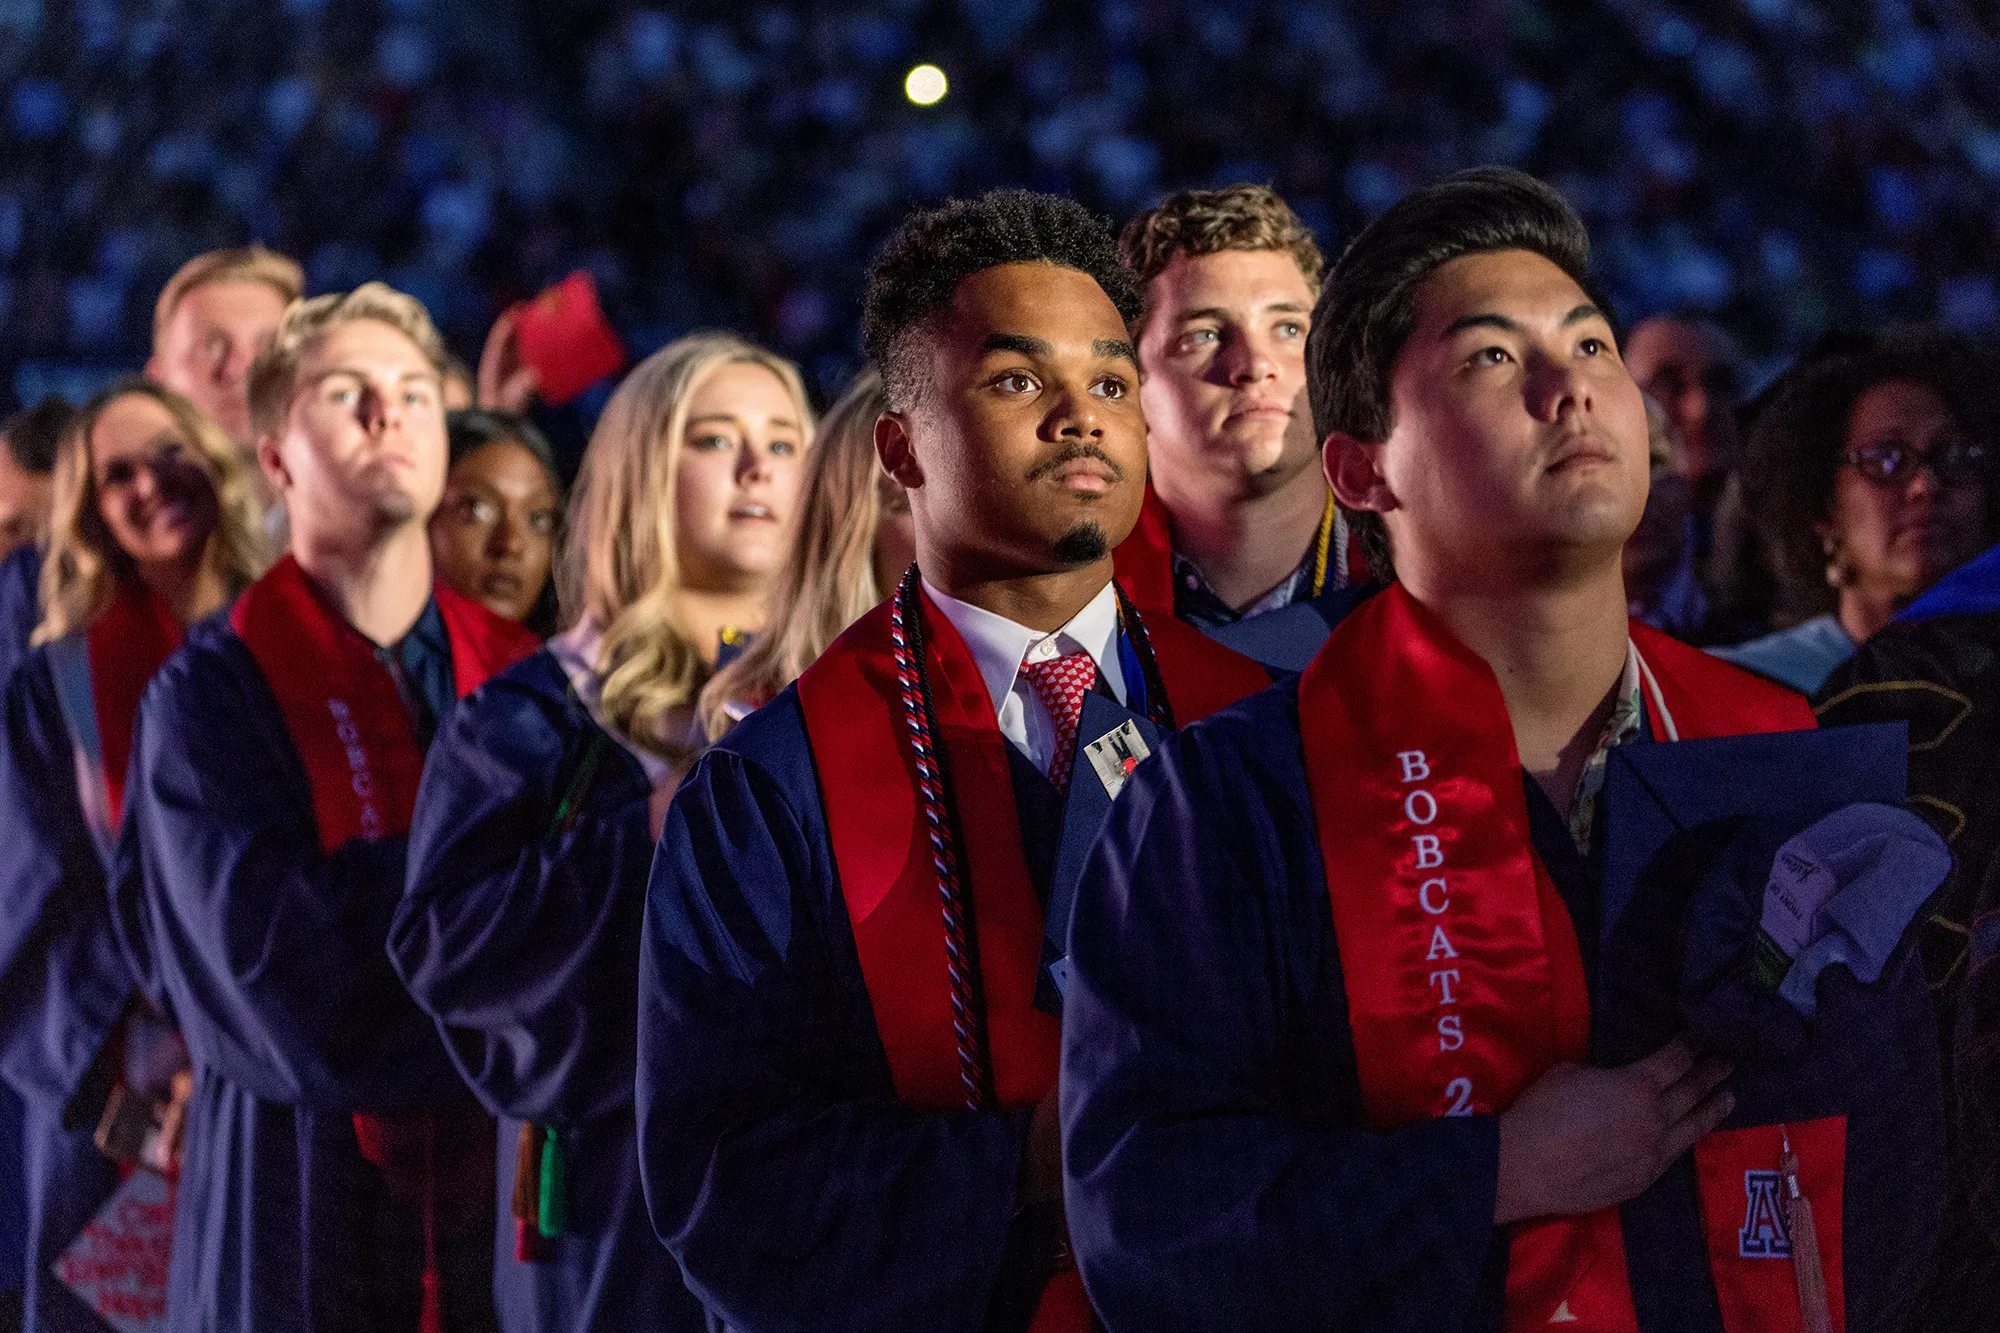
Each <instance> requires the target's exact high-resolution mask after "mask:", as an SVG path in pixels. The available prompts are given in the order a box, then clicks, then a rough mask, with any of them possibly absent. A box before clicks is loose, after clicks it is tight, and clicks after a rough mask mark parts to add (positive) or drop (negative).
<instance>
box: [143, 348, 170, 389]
mask: <svg viewBox="0 0 2000 1333" xmlns="http://www.w3.org/2000/svg"><path fill="white" fill-rule="evenodd" d="M139 373H140V374H141V375H143V376H145V377H146V378H147V379H149V380H151V381H152V382H153V383H155V384H164V383H166V381H165V380H163V379H161V378H160V351H159V349H158V348H157V347H156V348H154V349H153V352H152V354H151V355H150V356H148V357H147V358H146V368H145V369H144V370H142V371H140V372H139Z"/></svg>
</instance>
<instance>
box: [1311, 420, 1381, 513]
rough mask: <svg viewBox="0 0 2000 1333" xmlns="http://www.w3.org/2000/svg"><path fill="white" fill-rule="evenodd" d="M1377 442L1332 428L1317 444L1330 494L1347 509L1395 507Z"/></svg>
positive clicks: (1366, 509) (1367, 509) (1377, 510)
mask: <svg viewBox="0 0 2000 1333" xmlns="http://www.w3.org/2000/svg"><path fill="white" fill-rule="evenodd" d="M1381 454H1382V445H1381V444H1380V442H1371V441H1368V440H1358V439H1356V438H1355V437H1354V436H1352V435H1348V434H1346V433H1345V432H1342V431H1334V432H1333V433H1332V434H1330V435H1328V436H1327V437H1326V442H1325V443H1324V444H1322V445H1321V446H1320V464H1321V466H1322V467H1324V468H1325V469H1326V484H1327V485H1328V486H1330V487H1332V488H1333V498H1334V499H1336V500H1338V501H1340V503H1341V504H1342V505H1343V506H1345V507H1346V508H1348V509H1355V510H1361V511H1364V512H1367V513H1374V514H1386V513H1388V512H1389V511H1390V510H1391V509H1395V508H1397V507H1398V506H1397V503H1396V495H1395V492H1393V491H1391V490H1390V489H1389V482H1388V480H1387V478H1385V477H1384V476H1383V475H1382V465H1381Z"/></svg>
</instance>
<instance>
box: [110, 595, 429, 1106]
mask: <svg viewBox="0 0 2000 1333" xmlns="http://www.w3.org/2000/svg"><path fill="white" fill-rule="evenodd" d="M232 650H233V651H232ZM133 753H134V754H135V756H136V759H135V768H134V777H135V778H136V781H135V783H134V784H133V785H132V787H131V788H129V789H128V793H129V794H128V803H129V808H128V811H127V818H128V819H129V820H130V822H131V826H132V827H131V832H132V835H133V836H134V837H135V839H136V843H137V847H138V853H139V857H140V862H141V865H142V873H143V874H144V876H145V882H144V893H145V900H146V911H145V918H146V930H145V932H144V933H145V936H146V939H147V947H148V948H149V949H150V950H151V951H152V952H153V954H154V955H155V957H156V959H157V965H158V967H159V969H160V971H161V973H162V974H163V976H164V978H165V985H166V991H167V995H168V998H169V1000H170V1004H171V1008H172V1010H173V1013H174V1017H175V1018H176V1019H177V1020H178V1021H179V1023H180V1025H181V1028H182V1032H183V1034H184V1035H185V1036H186V1038H187V1041H188V1046H189V1049H190V1050H191V1051H192V1052H193V1054H194V1056H195V1061H196V1063H197V1064H200V1065H204V1066H207V1067H209V1068H211V1069H214V1070H216V1071H217V1072H219V1073H220V1074H222V1076H223V1077H225V1078H227V1079H228V1080H229V1081H230V1082H232V1083H234V1084H236V1085H238V1086H240V1087H242V1088H243V1089H245V1090H246V1091H248V1092H249V1093H251V1094H252V1095H253V1096H256V1097H259V1098H262V1099H264V1100H266V1101H275V1102H288V1103H296V1104H300V1105H305V1106H309V1107H311V1108H312V1109H314V1110H317V1111H322V1112H371V1113H372V1112H388V1111H398V1110H406V1109H412V1108H416V1107H422V1106H426V1105H432V1104H435V1103H436V1102H438V1101H440V1100H443V1099H445V1098H447V1097H449V1096H450V1095H451V1094H452V1091H453V1090H454V1089H455V1088H456V1087H457V1086H458V1079H457V1076H456V1074H455V1073H454V1072H453V1070H452V1068H451V1063H450V1060H449V1059H448V1057H447V1056H446V1054H445V1051H444V1047H443V1045H442V1043H440V1042H439V1040H438V1037H437V1033H436V1031H435V1029H434V1028H433V1027H432V1025H431V1022H430V1019H429V1018H428V1017H427V1016H426V1015H425V1014H424V1013H423V1012H422V1011H421V1010H419V1009H418V1008H417V1007H416V1004H415V1003H414V1002H413V1001H412V1000H411V999H410V997H409V994H408V992H406V991H405V990H404V989H403V987H402V983H401V982H400V981H398V980H397V978H396V975H395V972H394V970H393V969H392V968H391V966H390V963H389V957H388V954H387V952H386V951H385V950H384V948H383V945H384V941H385V940H386V939H387V937H388V931H389V917H390V913H391V912H392V911H393V910H394V907H395V904H396V902H397V899H398V898H399V897H400V895H401V889H402V883H403V856H404V848H405V840H404V839H402V838H383V839H381V840H379V841H376V842H363V841H361V840H358V839H357V840H354V841H351V842H348V843H346V844H343V845H342V846H340V847H337V848H335V849H334V850H333V851H332V852H331V853H325V852H322V851H321V850H320V840H319V832H318V829H317V827H316V825H315V823H314V820H313V815H312V797H311V790H310V788H309V787H308V786H307V783H306V778H305V773H304V770H303V768H302V767H301V764H300V760H299V757H298V752H297V750H296V748H295V747H294V746H293V745H292V743H291V739H290V737H289V736H288V735H287V734H286V732H285V730H284V724H283V722H282V721H281V720H280V718H279V716H278V713H277V705H276V703H275V701H274V700H272V699H271V697H270V692H269V690H268V688H267V687H265V686H264V684H263V681H262V678H261V677H258V676H257V675H256V667H255V665H254V663H253V662H252V661H251V659H250V656H249V652H248V650H247V649H244V648H242V646H241V644H240V642H238V641H236V640H235V639H233V637H222V636H221V635H220V634H218V635H217V638H216V639H212V640H210V641H209V642H208V643H206V644H203V645H201V646H196V645H193V644H191V645H190V648H189V649H187V650H184V651H183V652H182V653H181V654H180V655H179V656H177V657H176V658H174V659H172V660H171V661H169V663H168V664H167V666H166V667H165V668H164V669H163V670H162V671H161V672H160V674H159V675H158V676H156V677H155V678H154V680H153V683H152V684H151V685H150V686H148V688H147V691H146V696H145V700H144V702H143V703H142V704H141V705H140V708H139V717H138V722H137V724H136V726H135V728H134V736H133Z"/></svg>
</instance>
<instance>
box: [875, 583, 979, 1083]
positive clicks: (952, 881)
mask: <svg viewBox="0 0 2000 1333" xmlns="http://www.w3.org/2000/svg"><path fill="white" fill-rule="evenodd" d="M921 596H922V594H921V593H920V592H919V590H918V578H917V567H916V565H914V564H912V565H911V566H910V568H909V572H907V573H906V574H904V575H903V581H902V583H901V584H900V585H899V586H898V587H897V589H896V595H895V597H894V598H892V599H891V600H890V602H889V638H890V641H891V642H892V643H893V645H894V647H895V652H896V685H897V688H898V691H899V692H900V693H901V695H902V701H903V721H904V723H905V724H906V725H907V726H908V727H909V731H910V748H911V749H912V750H914V751H915V752H916V756H917V785H918V786H919V787H920V788H921V790H922V794H923V800H924V822H925V824H926V825H928V826H929V829H930V835H931V860H932V863H933V864H934V865H935V867H936V869H937V884H938V899H939V901H940V902H941V904H942V905H943V908H944V951H945V968H946V970H947V971H948V972H949V973H950V975H951V1026H952V1031H953V1032H955V1033H956V1034H957V1036H958V1076H959V1079H960V1080H961V1081H962V1082H963V1083H964V1084H965V1104H966V1106H968V1107H969V1108H971V1109H972V1110H975V1111H983V1110H986V1109H988V1108H990V1107H991V1106H992V1105H993V1104H994V1101H995V1096H994V1091H993V1065H992V1061H991V1059H990V1057H989V1056H988V1053H987V1040H986V991H985V987H984V986H983V985H981V983H980V978H979V947H978V940H977V937H976V936H975V935H974V933H973V920H972V893H971V888H970V885H969V884H968V883H967V881H966V878H965V875H964V872H963V871H962V870H961V869H960V866H959V859H958V828H957V820H956V818H955V816H954V811H953V806H952V801H951V794H950V788H949V787H948V785H947V783H948V781H949V779H948V777H947V775H946V773H945V770H944V755H943V754H942V753H941V752H940V751H939V750H938V748H937V745H936V743H935V742H934V740H933V738H934V737H935V736H936V734H937V713H936V710H935V709H934V708H933V707H932V704H931V690H930V679H929V677H928V675H927V674H926V672H925V668H924V639H923V633H924V631H923V617H922V611H921V608H920V604H919V598H920V597H921Z"/></svg>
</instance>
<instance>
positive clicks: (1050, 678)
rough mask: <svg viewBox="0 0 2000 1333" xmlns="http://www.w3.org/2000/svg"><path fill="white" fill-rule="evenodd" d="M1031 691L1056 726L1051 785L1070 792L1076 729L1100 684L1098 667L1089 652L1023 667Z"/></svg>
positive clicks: (1050, 760)
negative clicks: (1086, 701) (1085, 700)
mask: <svg viewBox="0 0 2000 1333" xmlns="http://www.w3.org/2000/svg"><path fill="white" fill-rule="evenodd" d="M1021 674H1022V675H1023V676H1025V677H1026V678H1027V681H1028V688H1029V689H1031V690H1033V691H1034V692H1035V697H1036V698H1037V699H1040V700H1041V701H1042V707H1044V708H1046V709H1048V710H1049V720H1050V721H1052V722H1054V723H1055V726H1056V748H1055V751H1054V753H1052V754H1051V755H1050V756H1049V781H1050V782H1052V783H1054V784H1055V788H1056V790H1057V791H1060V792H1068V791H1069V773H1070V765H1071V763H1073V762H1074V761H1075V759H1076V728H1077V724H1078V723H1080V722H1081V721H1083V696H1084V695H1086V694H1089V693H1090V690H1091V687H1092V686H1094V685H1096V684H1097V663H1095V662H1093V661H1092V660H1091V659H1090V654H1089V653H1085V652H1074V653H1065V654H1064V655H1063V656H1061V657H1052V658H1049V659H1048V660H1047V661H1044V662H1027V661H1024V662H1022V663H1021Z"/></svg>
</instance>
